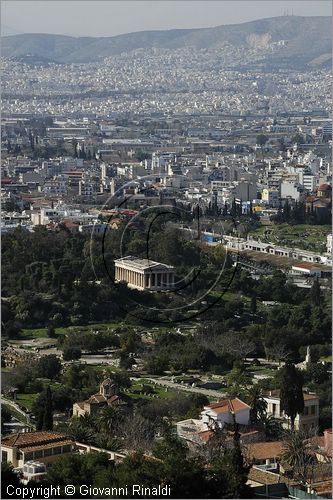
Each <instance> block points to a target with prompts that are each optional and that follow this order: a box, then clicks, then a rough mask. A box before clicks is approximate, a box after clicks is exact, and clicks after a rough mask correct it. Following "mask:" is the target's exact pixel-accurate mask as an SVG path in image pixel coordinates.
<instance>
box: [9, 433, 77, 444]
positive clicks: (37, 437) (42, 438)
mask: <svg viewBox="0 0 333 500" xmlns="http://www.w3.org/2000/svg"><path fill="white" fill-rule="evenodd" d="M67 440H68V438H67V437H66V436H65V435H64V434H59V433H57V432H50V431H40V432H16V433H15V434H11V435H9V436H5V437H3V438H2V440H1V444H2V446H7V447H9V448H14V447H15V448H26V447H29V446H33V447H35V446H39V445H42V444H43V445H45V444H48V443H52V442H58V441H67Z"/></svg>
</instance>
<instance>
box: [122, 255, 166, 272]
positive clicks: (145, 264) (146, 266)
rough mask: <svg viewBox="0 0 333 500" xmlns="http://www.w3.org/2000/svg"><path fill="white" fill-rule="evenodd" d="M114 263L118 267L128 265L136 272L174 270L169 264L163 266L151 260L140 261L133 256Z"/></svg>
mask: <svg viewBox="0 0 333 500" xmlns="http://www.w3.org/2000/svg"><path fill="white" fill-rule="evenodd" d="M114 263H115V265H118V266H121V265H126V267H127V268H131V269H133V270H135V271H145V270H156V269H157V268H163V269H164V270H170V271H173V270H174V267H173V266H169V265H168V264H163V263H161V262H156V261H154V260H150V259H139V258H137V257H133V256H132V255H128V256H127V257H122V258H121V259H116V260H115V261H114Z"/></svg>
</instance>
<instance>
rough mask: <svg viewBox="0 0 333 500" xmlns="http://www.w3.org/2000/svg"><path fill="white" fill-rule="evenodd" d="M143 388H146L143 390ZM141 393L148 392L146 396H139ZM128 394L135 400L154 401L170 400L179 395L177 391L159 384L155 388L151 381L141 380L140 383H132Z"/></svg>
mask: <svg viewBox="0 0 333 500" xmlns="http://www.w3.org/2000/svg"><path fill="white" fill-rule="evenodd" d="M142 386H144V387H143V388H142ZM166 389H167V390H166ZM150 391H151V392H150ZM139 392H146V394H139ZM126 394H127V395H128V396H130V397H131V398H133V399H146V400H149V401H152V400H153V399H168V398H170V397H172V396H174V395H175V394H177V391H175V390H173V389H170V388H169V387H168V388H166V387H163V386H162V385H158V384H156V387H155V386H154V385H153V384H152V382H151V381H150V380H146V379H140V381H137V382H134V383H132V385H131V387H130V388H129V390H128V391H126ZM153 396H154V397H153Z"/></svg>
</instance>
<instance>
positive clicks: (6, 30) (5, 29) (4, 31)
mask: <svg viewBox="0 0 333 500" xmlns="http://www.w3.org/2000/svg"><path fill="white" fill-rule="evenodd" d="M0 31H1V36H13V35H19V34H21V33H22V31H17V30H16V29H15V28H12V27H11V26H7V25H6V24H2V25H1V29H0Z"/></svg>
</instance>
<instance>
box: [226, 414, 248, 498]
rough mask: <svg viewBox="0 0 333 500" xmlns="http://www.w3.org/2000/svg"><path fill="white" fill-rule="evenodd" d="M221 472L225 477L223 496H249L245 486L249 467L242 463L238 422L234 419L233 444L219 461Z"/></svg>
mask: <svg viewBox="0 0 333 500" xmlns="http://www.w3.org/2000/svg"><path fill="white" fill-rule="evenodd" d="M221 469H222V471H221V472H222V474H223V475H224V476H225V477H226V478H227V481H226V491H225V496H224V498H250V496H251V495H250V488H249V486H247V484H246V483H247V475H248V471H249V467H248V466H246V465H245V463H244V457H243V454H242V450H241V444H240V434H239V430H238V424H236V422H235V421H234V435H233V446H232V448H231V449H227V450H226V452H225V454H224V456H223V458H222V461H221Z"/></svg>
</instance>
